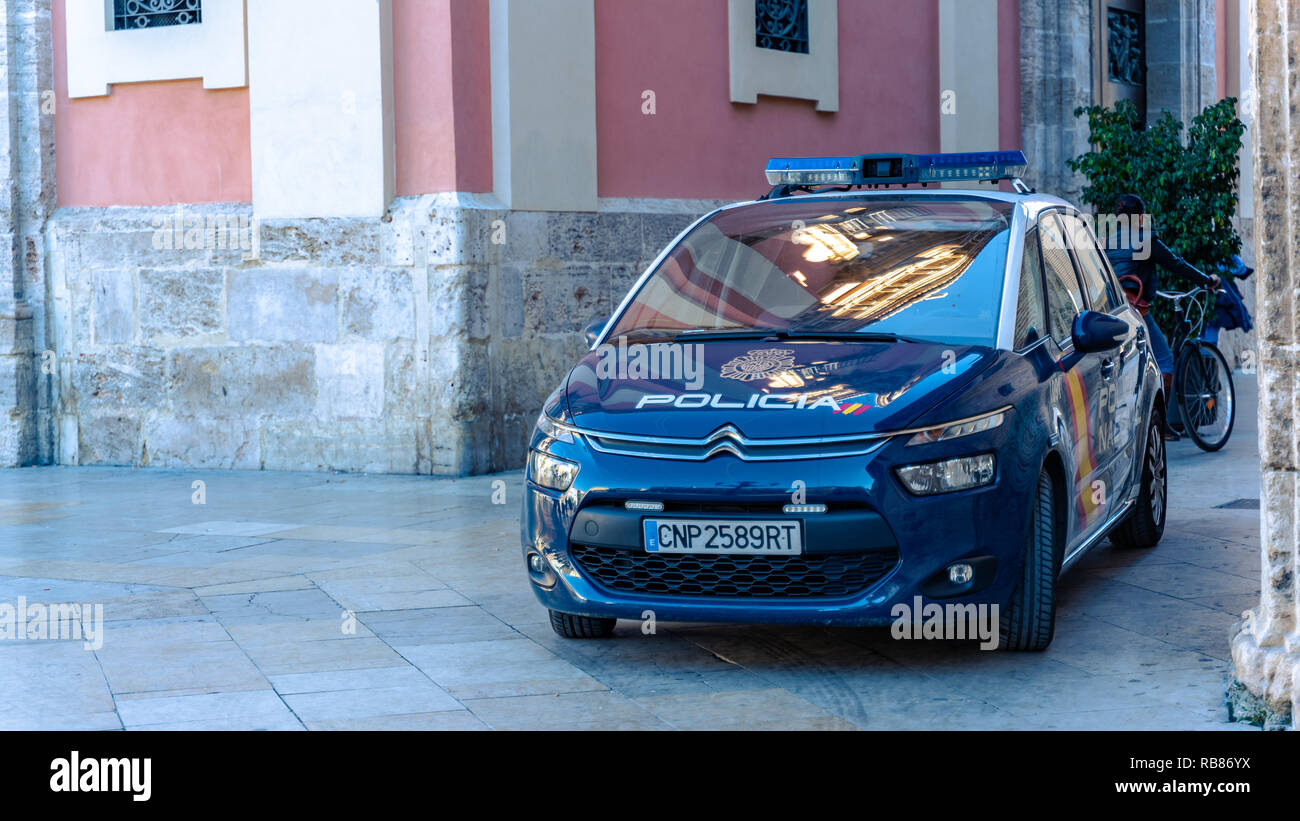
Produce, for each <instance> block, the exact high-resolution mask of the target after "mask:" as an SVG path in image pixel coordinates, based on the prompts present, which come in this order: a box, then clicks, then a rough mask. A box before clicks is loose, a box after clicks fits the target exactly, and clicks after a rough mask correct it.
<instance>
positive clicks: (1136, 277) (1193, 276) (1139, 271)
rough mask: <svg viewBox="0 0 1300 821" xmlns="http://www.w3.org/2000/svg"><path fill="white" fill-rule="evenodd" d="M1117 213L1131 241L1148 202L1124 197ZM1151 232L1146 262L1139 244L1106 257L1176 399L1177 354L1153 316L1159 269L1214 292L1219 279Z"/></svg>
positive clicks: (1119, 200) (1111, 250)
mask: <svg viewBox="0 0 1300 821" xmlns="http://www.w3.org/2000/svg"><path fill="white" fill-rule="evenodd" d="M1114 211H1115V213H1116V214H1123V215H1126V216H1127V217H1128V219H1129V222H1130V225H1131V226H1132V227H1131V229H1130V231H1129V237H1130V240H1132V239H1133V238H1134V237H1135V236H1136V234H1137V219H1138V218H1140V217H1143V216H1145V215H1146V213H1147V208H1146V203H1144V202H1143V201H1142V198H1141V197H1139V196H1138V195H1137V194H1122V195H1120V196H1119V197H1118V198H1117V199H1116V200H1115V206H1114ZM1147 230H1148V231H1149V232H1150V233H1149V235H1148V237H1147V239H1148V247H1149V249H1150V253H1149V254H1147V255H1146V258H1145V259H1134V256H1133V250H1134V249H1133V246H1134V245H1136V244H1137V243H1136V242H1134V241H1130V242H1129V243H1128V244H1127V247H1122V248H1109V247H1108V248H1107V249H1106V257H1107V258H1108V259H1109V260H1110V264H1111V267H1112V268H1114V269H1115V276H1116V277H1118V278H1119V281H1120V283H1121V284H1122V285H1123V286H1124V289H1125V290H1126V291H1129V293H1130V297H1129V301H1130V302H1132V303H1133V305H1134V307H1136V308H1137V309H1138V313H1140V314H1142V318H1143V320H1144V321H1145V322H1146V326H1147V338H1148V339H1149V340H1150V341H1151V350H1152V352H1153V353H1154V354H1155V357H1156V365H1158V366H1159V368H1160V374H1161V376H1162V377H1163V380H1164V385H1165V396H1172V392H1173V382H1174V354H1173V351H1171V350H1170V349H1169V340H1167V339H1165V335H1164V333H1163V332H1162V331H1161V330H1160V326H1159V325H1157V324H1156V321H1155V318H1154V317H1153V316H1151V300H1153V299H1155V297H1156V291H1158V290H1159V289H1160V274H1159V271H1158V269H1159V268H1165V269H1167V270H1168V271H1170V273H1173V274H1178V275H1180V276H1184V277H1186V278H1188V279H1190V280H1192V281H1193V282H1196V283H1200V284H1202V285H1205V286H1206V287H1208V288H1211V289H1217V288H1218V287H1219V277H1217V276H1215V275H1213V274H1203V273H1201V271H1199V270H1198V269H1197V268H1195V267H1194V266H1192V265H1191V264H1189V263H1188V262H1187V261H1186V260H1184V259H1183V258H1182V257H1180V256H1178V254H1175V253H1174V252H1173V250H1172V249H1170V247H1169V246H1168V245H1165V244H1164V242H1162V241H1161V240H1160V238H1159V237H1158V236H1156V233H1155V230H1154V229H1153V228H1150V227H1149V226H1147ZM1166 435H1167V436H1169V438H1175V437H1174V435H1173V434H1172V432H1171V431H1166Z"/></svg>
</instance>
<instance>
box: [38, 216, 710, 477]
mask: <svg viewBox="0 0 1300 821" xmlns="http://www.w3.org/2000/svg"><path fill="white" fill-rule="evenodd" d="M713 205H714V203H708V202H696V201H655V202H653V203H647V202H640V201H609V202H602V206H601V210H599V211H597V212H595V213H576V212H558V213H550V212H548V213H542V212H523V211H510V210H507V209H503V208H500V207H499V206H498V205H497V204H496V203H495V201H493V200H492V199H490V198H488V197H472V196H465V195H454V194H443V195H431V196H425V197H412V198H403V199H399V200H397V201H395V202H394V203H393V205H392V207H391V208H390V209H389V213H388V214H387V215H386V216H385V217H383V218H378V219H361V218H335V219H308V220H274V221H270V220H268V221H264V222H261V223H260V224H259V223H258V222H257V221H256V220H255V219H253V218H252V214H251V212H250V208H249V206H247V205H203V206H190V205H186V206H181V207H180V210H179V211H178V210H177V208H175V207H168V208H93V209H63V210H60V211H57V212H55V214H54V215H53V216H52V217H51V218H50V220H49V221H48V223H47V226H46V231H45V246H46V248H45V250H46V253H47V256H48V275H49V282H48V288H47V290H48V300H47V301H46V304H47V305H48V308H47V311H46V315H45V316H44V317H42V321H41V326H42V327H43V328H45V329H46V331H47V334H46V336H45V338H46V340H47V346H46V350H47V351H49V353H46V354H44V357H42V356H41V353H40V352H36V354H35V355H34V358H33V361H34V362H35V363H36V364H37V365H39V363H40V362H41V361H42V360H44V361H46V362H53V365H54V367H53V371H54V372H53V373H51V374H48V378H49V380H50V383H51V386H52V397H53V398H52V402H51V409H52V419H51V427H52V430H53V431H54V434H53V435H54V438H55V440H56V442H55V444H54V446H53V459H52V460H51V461H56V462H58V463H61V464H83V465H86V464H96V465H139V466H149V465H156V466H169V467H176V466H185V467H198V468H225V469H251V470H256V469H268V470H342V471H361V472H375V473H428V474H439V475H463V474H470V473H484V472H489V471H498V470H504V469H510V468H516V467H519V466H520V465H522V463H523V460H524V451H525V448H526V446H527V437H528V434H529V432H530V430H531V428H532V425H533V422H534V420H535V419H536V414H537V413H538V411H539V410H540V408H541V406H542V403H543V401H544V400H545V398H546V396H547V395H548V394H549V393H550V392H551V391H552V390H554V388H555V387H556V385H557V383H558V380H559V379H560V377H561V376H562V375H563V373H564V371H565V370H566V369H567V368H568V367H569V366H570V365H571V364H572V363H573V362H574V361H575V360H576V359H577V358H578V357H580V356H581V355H582V353H583V351H584V350H585V347H586V343H585V341H584V340H583V339H582V335H581V331H582V328H583V327H584V326H585V325H586V324H587V323H588V322H589V321H590V320H591V319H592V318H594V317H596V316H607V315H608V314H609V313H610V312H611V311H612V309H613V308H614V307H615V306H616V305H617V304H618V302H619V301H620V300H621V299H622V297H623V295H624V293H625V292H626V291H627V289H628V288H629V286H630V285H631V284H632V283H633V282H634V281H635V279H636V277H637V276H639V275H640V273H641V272H642V271H643V270H644V269H645V268H646V267H647V266H648V265H649V263H650V262H651V261H652V260H653V259H654V257H655V256H657V255H658V254H659V252H660V251H661V250H662V249H663V247H664V246H665V245H666V244H667V243H668V242H669V241H670V240H672V238H673V237H674V236H676V235H677V234H678V233H679V232H680V231H681V230H682V229H683V228H684V227H686V226H687V225H688V224H689V223H690V222H691V221H692V220H693V219H694V218H695V217H697V216H698V215H699V214H701V213H704V212H706V211H708V210H710V209H711V208H712V207H713ZM214 225H216V226H220V225H229V226H232V227H233V226H240V225H242V226H246V227H247V229H248V230H247V231H244V232H242V233H241V231H239V230H232V231H230V232H227V233H226V234H220V233H217V232H215V231H214V230H212V226H214ZM177 226H179V228H177ZM252 233H255V234H256V238H255V240H254V239H253V238H252V236H251V234H252Z"/></svg>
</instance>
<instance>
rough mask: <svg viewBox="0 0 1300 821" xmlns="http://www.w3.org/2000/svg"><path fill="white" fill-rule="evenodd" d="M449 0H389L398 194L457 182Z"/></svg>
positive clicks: (445, 187)
mask: <svg viewBox="0 0 1300 821" xmlns="http://www.w3.org/2000/svg"><path fill="white" fill-rule="evenodd" d="M448 4H449V0H417V1H416V2H412V0H396V2H394V3H393V98H394V99H393V118H394V129H393V131H394V142H395V143H396V146H395V149H394V150H395V152H396V168H397V194H398V196H406V195H410V194H427V193H432V192H435V191H451V190H454V189H455V187H456V145H455V142H456V130H455V118H454V116H453V113H452V112H453V110H454V109H453V107H452V84H451V83H452V80H451V40H452V38H451V28H450V26H449V22H450V15H451V12H450V10H449V8H448Z"/></svg>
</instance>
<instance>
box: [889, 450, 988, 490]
mask: <svg viewBox="0 0 1300 821" xmlns="http://www.w3.org/2000/svg"><path fill="white" fill-rule="evenodd" d="M993 464H994V463H993V454H991V453H981V454H979V455H978V456H962V457H959V458H957V459H947V460H944V461H942V462H930V463H928V464H924V465H908V466H906V467H901V468H898V469H897V473H898V478H899V479H901V480H902V481H903V486H904V487H906V488H907V489H908V490H910V491H912V492H913V493H915V494H916V495H917V496H933V495H934V494H936V493H951V492H952V491H955V490H969V489H970V488H973V487H981V486H983V485H987V484H989V483H990V482H992V481H993Z"/></svg>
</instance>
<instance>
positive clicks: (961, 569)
mask: <svg viewBox="0 0 1300 821" xmlns="http://www.w3.org/2000/svg"><path fill="white" fill-rule="evenodd" d="M973 578H975V568H973V567H971V566H970V565H968V564H950V565H948V581H950V582H952V583H953V584H965V583H966V582H968V581H970V580H971V579H973Z"/></svg>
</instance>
